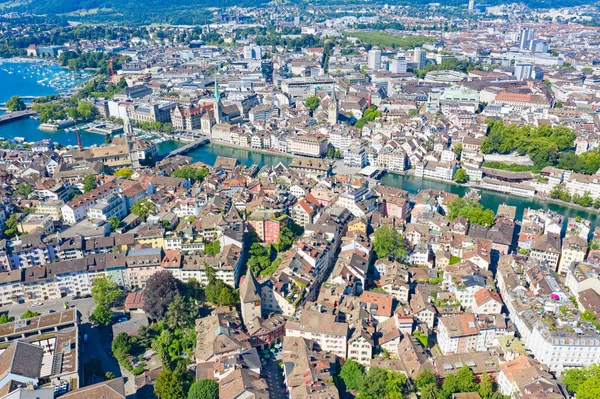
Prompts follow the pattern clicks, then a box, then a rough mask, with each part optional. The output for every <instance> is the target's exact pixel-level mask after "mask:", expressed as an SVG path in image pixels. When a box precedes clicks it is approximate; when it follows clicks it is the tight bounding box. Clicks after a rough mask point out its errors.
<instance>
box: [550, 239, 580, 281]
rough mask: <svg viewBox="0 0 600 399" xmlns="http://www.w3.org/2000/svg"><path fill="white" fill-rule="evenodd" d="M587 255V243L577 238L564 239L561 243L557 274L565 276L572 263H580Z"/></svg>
mask: <svg viewBox="0 0 600 399" xmlns="http://www.w3.org/2000/svg"><path fill="white" fill-rule="evenodd" d="M586 253H587V242H586V240H584V239H583V238H581V237H579V236H569V237H565V239H564V240H563V243H562V253H561V255H560V263H559V264H558V270H557V273H558V274H567V272H568V270H569V267H570V266H571V264H572V263H573V262H581V261H583V260H584V259H585V254H586Z"/></svg>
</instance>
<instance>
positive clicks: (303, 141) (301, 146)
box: [288, 135, 328, 158]
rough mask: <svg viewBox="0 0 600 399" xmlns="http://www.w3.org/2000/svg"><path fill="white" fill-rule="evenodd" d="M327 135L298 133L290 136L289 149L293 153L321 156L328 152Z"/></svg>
mask: <svg viewBox="0 0 600 399" xmlns="http://www.w3.org/2000/svg"><path fill="white" fill-rule="evenodd" d="M327 146H328V142H327V137H325V136H306V135H298V136H295V137H288V151H289V152H290V153H292V154H296V155H302V156H308V157H315V158H320V157H321V156H322V155H324V154H325V153H326V152H327Z"/></svg>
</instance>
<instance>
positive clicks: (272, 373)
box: [261, 361, 288, 399]
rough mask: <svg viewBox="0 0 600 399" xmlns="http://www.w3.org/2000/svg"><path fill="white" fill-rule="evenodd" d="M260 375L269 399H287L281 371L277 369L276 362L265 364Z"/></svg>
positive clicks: (277, 364) (277, 363)
mask: <svg viewBox="0 0 600 399" xmlns="http://www.w3.org/2000/svg"><path fill="white" fill-rule="evenodd" d="M261 375H262V377H263V378H264V379H265V381H266V382H267V386H268V390H269V398H270V399H287V398H288V394H287V392H286V391H285V385H284V383H283V370H282V369H281V368H280V367H279V362H278V361H269V362H267V364H265V365H264V366H263V367H262V370H261Z"/></svg>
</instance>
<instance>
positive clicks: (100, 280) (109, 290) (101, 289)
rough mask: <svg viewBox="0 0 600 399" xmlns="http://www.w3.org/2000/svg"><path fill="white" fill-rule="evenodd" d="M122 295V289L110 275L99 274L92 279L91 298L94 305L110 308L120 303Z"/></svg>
mask: <svg viewBox="0 0 600 399" xmlns="http://www.w3.org/2000/svg"><path fill="white" fill-rule="evenodd" d="M123 296H124V293H123V290H122V289H121V288H120V287H119V286H118V285H117V283H116V282H114V281H112V279H111V278H110V277H106V276H100V277H96V278H95V279H94V285H93V286H92V298H93V299H94V303H95V304H96V305H103V306H106V307H108V308H110V307H112V306H115V305H117V304H118V303H120V302H121V300H122V299H123Z"/></svg>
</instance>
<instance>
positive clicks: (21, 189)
mask: <svg viewBox="0 0 600 399" xmlns="http://www.w3.org/2000/svg"><path fill="white" fill-rule="evenodd" d="M15 193H17V194H20V195H22V196H24V197H25V198H27V197H29V195H31V193H33V186H32V185H31V184H27V183H19V185H18V186H17V189H16V190H15Z"/></svg>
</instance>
